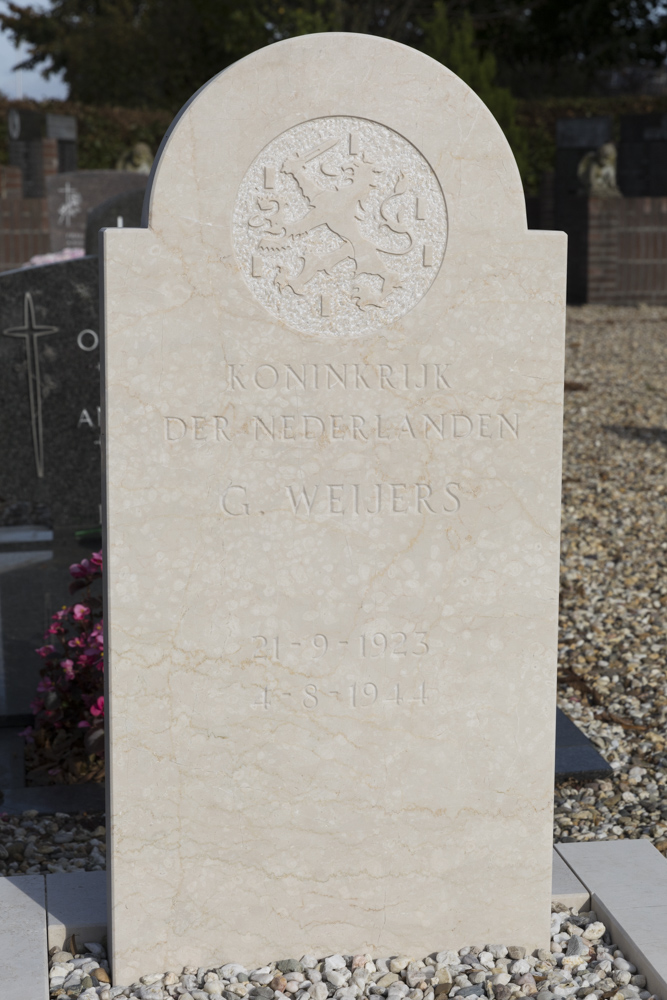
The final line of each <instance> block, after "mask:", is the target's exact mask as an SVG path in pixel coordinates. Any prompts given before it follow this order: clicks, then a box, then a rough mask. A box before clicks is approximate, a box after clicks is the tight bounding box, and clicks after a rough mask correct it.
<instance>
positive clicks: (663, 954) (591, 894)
mask: <svg viewBox="0 0 667 1000" xmlns="http://www.w3.org/2000/svg"><path fill="white" fill-rule="evenodd" d="M552 899H553V900H554V901H555V902H558V903H562V904H564V905H565V906H568V907H572V908H574V909H578V910H587V909H593V910H595V912H596V913H597V915H598V917H599V919H600V920H602V922H603V923H604V924H605V925H606V926H607V929H608V930H609V932H610V934H611V937H612V940H613V941H614V943H615V944H617V945H618V946H619V947H620V948H621V949H622V950H623V953H624V955H625V957H626V958H627V959H628V960H629V961H631V962H632V963H633V964H634V965H636V966H637V969H638V971H639V972H640V973H641V974H642V975H645V976H646V979H647V982H648V988H649V989H650V990H651V992H652V993H656V994H657V995H658V996H659V997H660V998H661V1000H667V859H665V858H664V857H663V856H662V855H661V854H660V852H659V851H657V850H656V848H655V847H654V846H653V844H652V843H651V842H650V841H648V840H608V841H601V840H597V841H591V842H588V843H578V844H576V843H575V844H556V845H555V847H554V852H553V869H552ZM106 931H107V904H106V872H103V871H101V872H74V873H65V872H63V873H56V874H52V875H15V876H12V877H9V878H0V996H2V997H5V996H20V997H21V1000H48V995H49V993H48V951H49V949H50V948H52V947H54V946H57V947H62V945H63V944H64V943H65V941H66V939H67V938H68V937H69V936H70V935H71V934H75V935H76V936H77V938H79V940H80V941H81V942H82V943H83V942H86V941H102V940H103V938H105V936H106ZM26 980H27V982H26Z"/></svg>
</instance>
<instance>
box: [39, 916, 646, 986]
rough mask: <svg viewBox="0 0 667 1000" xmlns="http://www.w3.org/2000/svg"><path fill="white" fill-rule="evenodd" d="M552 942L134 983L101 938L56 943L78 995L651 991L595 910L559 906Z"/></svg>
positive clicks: (226, 968) (58, 966) (306, 962)
mask: <svg viewBox="0 0 667 1000" xmlns="http://www.w3.org/2000/svg"><path fill="white" fill-rule="evenodd" d="M551 934H552V938H551V949H550V950H549V951H542V950H540V951H536V952H535V953H534V954H533V955H527V954H526V949H525V948H519V947H509V948H508V947H506V946H504V945H485V946H484V947H483V948H479V947H472V946H470V947H466V948H462V949H461V950H460V951H458V952H456V951H441V952H437V953H432V954H430V955H427V956H426V957H425V958H424V959H422V960H415V959H414V958H412V957H410V956H407V955H402V956H395V957H392V958H386V959H377V958H376V959H375V960H373V959H372V958H371V957H370V955H355V956H351V955H345V956H343V955H330V956H329V957H328V958H325V959H322V960H320V961H318V959H317V958H316V957H315V956H313V955H304V956H303V957H302V958H301V959H300V960H299V961H297V960H295V959H286V960H283V961H278V962H272V963H271V964H270V965H266V966H263V967H262V968H260V969H254V970H248V969H246V968H244V967H243V966H242V965H237V964H234V963H228V964H226V965H223V966H221V967H213V968H210V969H209V968H199V969H198V968H196V967H195V966H186V967H185V968H184V969H183V970H182V971H181V972H166V973H163V974H159V973H155V974H153V975H147V976H143V977H142V978H141V981H140V982H138V983H134V984H133V985H131V986H128V987H125V988H124V987H122V986H114V987H110V986H109V985H108V983H107V980H108V974H107V970H108V966H107V964H106V962H105V961H104V958H103V955H104V953H103V951H102V949H101V946H99V945H89V946H86V947H87V948H89V949H92V951H93V953H92V954H88V955H85V954H83V955H80V956H78V957H75V956H73V955H72V954H71V953H69V952H62V951H61V952H54V954H52V956H51V962H50V966H51V968H50V976H51V996H52V997H61V998H62V1000H64V998H65V997H67V996H78V998H79V1000H98V998H99V1000H114V998H116V997H121V996H123V997H136V998H137V1000H167V998H168V997H180V998H181V1000H239V998H242V997H248V1000H292V998H293V1000H328V998H330V997H332V998H335V1000H357V998H360V997H368V998H371V997H372V998H378V1000H379V998H380V997H382V998H384V997H386V998H387V1000H405V998H407V1000H446V998H447V997H470V998H471V1000H476V998H477V997H480V998H483V1000H514V998H517V997H523V996H535V997H536V1000H561V998H563V997H570V996H575V995H576V996H577V997H590V1000H601V998H602V1000H651V998H652V994H651V993H650V992H649V991H648V990H647V989H646V980H645V978H644V976H643V975H641V974H637V969H636V968H635V967H634V965H632V964H631V963H630V962H628V961H626V960H625V958H624V957H623V953H622V952H621V951H619V950H618V949H617V948H615V947H614V945H612V944H611V943H610V940H609V936H608V935H607V933H606V928H605V926H604V924H602V923H601V922H600V921H598V919H597V916H596V914H595V913H593V912H590V913H580V914H573V913H572V911H570V910H566V909H564V908H562V909H561V911H560V912H557V913H553V914H552V923H551Z"/></svg>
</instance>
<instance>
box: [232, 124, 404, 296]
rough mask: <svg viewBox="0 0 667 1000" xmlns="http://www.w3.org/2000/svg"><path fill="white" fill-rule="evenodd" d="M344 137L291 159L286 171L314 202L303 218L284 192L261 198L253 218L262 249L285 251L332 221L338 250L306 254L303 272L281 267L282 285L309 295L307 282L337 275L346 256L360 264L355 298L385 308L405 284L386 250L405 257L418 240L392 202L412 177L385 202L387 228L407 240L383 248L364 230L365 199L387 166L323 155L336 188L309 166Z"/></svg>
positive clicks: (278, 277)
mask: <svg viewBox="0 0 667 1000" xmlns="http://www.w3.org/2000/svg"><path fill="white" fill-rule="evenodd" d="M339 141H340V140H339V139H334V140H329V141H327V142H324V143H321V144H320V145H319V146H317V147H316V148H314V149H311V150H310V151H309V152H307V153H305V154H303V155H296V156H293V157H290V158H289V159H287V160H285V161H284V163H283V165H282V171H283V173H285V174H288V175H291V176H292V177H293V178H294V180H295V181H296V183H297V184H298V186H299V189H300V191H301V193H302V194H303V196H304V198H305V199H306V201H307V203H308V210H307V212H306V214H305V215H303V216H302V217H301V218H300V219H296V220H292V221H288V220H286V218H285V213H286V208H287V203H286V199H285V198H284V197H283V196H282V195H281V194H279V193H276V194H273V195H270V196H268V197H266V198H258V199H257V206H258V208H259V209H260V213H261V214H260V215H258V216H255V217H254V218H253V219H251V220H250V222H249V224H250V226H252V227H253V228H258V227H262V228H263V229H264V232H263V235H262V238H261V240H260V243H259V246H258V249H260V250H267V251H271V250H284V249H287V248H289V247H290V246H292V245H293V242H294V240H295V239H296V238H298V237H301V236H305V235H307V234H309V233H312V232H313V230H315V229H317V228H319V227H320V226H327V227H328V229H329V230H330V231H331V233H333V234H335V235H336V236H338V237H339V239H340V240H341V241H342V242H341V244H340V245H339V246H338V247H336V248H335V249H333V250H329V251H326V252H317V251H308V252H306V253H305V255H303V254H301V259H302V261H303V266H302V269H301V271H300V272H299V273H298V274H288V273H287V269H286V268H285V267H279V268H278V273H277V275H276V279H275V281H276V284H277V285H278V287H279V288H280V289H281V291H282V290H283V289H284V288H286V287H288V286H289V287H290V288H291V289H292V291H293V292H294V293H295V294H296V295H303V294H305V286H306V285H307V284H308V282H309V281H310V280H311V279H312V278H314V277H315V275H316V274H317V273H318V272H320V271H325V272H326V273H327V274H331V272H332V270H333V268H335V267H336V266H337V265H338V264H340V263H342V262H343V261H344V260H347V259H351V260H352V261H353V263H354V268H355V271H354V280H355V283H354V284H353V288H352V298H353V300H354V302H355V303H356V304H357V306H358V307H359V308H360V309H366V308H367V307H368V306H376V307H379V308H382V306H383V304H384V301H385V300H386V298H387V296H389V295H391V293H392V292H393V291H394V290H395V289H397V288H400V287H401V280H400V276H399V275H398V274H397V273H396V272H395V271H393V270H392V269H391V268H390V267H388V266H387V264H386V263H385V261H384V260H383V258H382V254H387V255H389V254H391V255H393V256H402V255H403V254H406V253H409V252H410V250H411V249H412V246H413V243H414V237H413V233H412V230H411V228H410V226H409V225H408V224H407V223H406V221H404V215H405V210H404V208H403V207H402V206H401V205H400V203H397V205H396V211H395V213H394V211H393V208H392V204H391V203H392V201H393V200H394V199H396V198H397V196H399V195H402V194H404V193H405V192H406V191H407V190H408V186H407V182H406V180H405V178H404V177H403V175H402V174H401V175H400V176H399V178H398V180H397V182H396V184H395V185H394V189H393V191H392V193H391V194H390V195H389V197H388V198H386V199H385V200H384V201H383V202H382V204H381V206H380V216H381V219H380V220H378V222H379V224H380V228H381V230H382V228H386V229H387V230H388V231H390V232H391V233H394V234H396V235H399V236H403V237H405V241H406V245H405V247H403V248H401V249H399V250H395V249H392V250H389V249H383V248H382V247H378V246H376V245H375V244H374V243H371V242H370V241H369V240H368V239H367V238H366V237H365V236H364V235H363V233H362V230H361V228H360V222H362V221H363V220H364V217H365V213H366V205H365V201H366V199H367V198H368V195H369V194H370V193H371V191H372V190H373V189H374V188H376V187H377V185H378V180H379V177H380V175H381V174H382V171H380V170H377V169H376V168H375V167H374V165H373V163H372V162H371V161H369V160H367V159H366V158H365V157H364V155H363V153H362V154H360V153H350V154H349V157H347V158H346V159H345V160H344V161H343V162H342V163H340V162H339V164H338V165H337V166H334V165H333V164H331V163H327V161H326V160H325V159H323V160H322V161H321V163H320V168H319V169H320V171H321V173H322V175H323V177H324V178H328V177H335V178H336V182H335V184H334V186H333V187H325V186H323V185H320V184H318V183H317V181H316V179H315V176H313V175H312V173H313V172H309V171H308V164H309V163H310V162H311V161H312V160H314V159H318V158H320V157H325V155H326V153H328V151H329V150H331V149H332V148H333V147H334V146H336V145H337V144H338V143H339ZM363 275H366V276H368V277H376V278H379V279H380V282H381V287H380V288H378V287H377V282H374V283H371V282H368V281H366V282H363V281H361V280H360V279H361V277H362V276H363Z"/></svg>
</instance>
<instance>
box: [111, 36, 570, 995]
mask: <svg viewBox="0 0 667 1000" xmlns="http://www.w3.org/2000/svg"><path fill="white" fill-rule="evenodd" d="M332 66H335V67H336V72H335V74H332V73H331V67H332ZM295 81H297V83H295ZM239 123H243V127H242V128H240V127H239ZM153 178H154V179H153V182H152V188H151V191H150V211H149V228H148V229H137V230H131V229H125V228H124V229H122V230H121V229H118V228H116V229H107V230H106V231H105V233H104V237H103V241H104V247H105V263H104V274H105V286H104V296H105V306H104V308H105V321H104V322H105V330H106V343H105V394H106V396H105V398H106V402H105V425H106V432H105V433H106V434H107V435H108V437H107V442H106V469H107V471H106V483H107V487H106V505H107V506H106V527H107V531H108V535H107V542H106V558H107V562H106V567H107V569H106V574H105V575H106V578H107V583H108V593H107V600H108V605H107V608H108V620H109V622H110V626H109V633H108V636H107V640H108V644H109V645H108V647H107V648H108V649H109V654H110V661H109V670H108V678H109V687H108V695H107V696H108V698H109V705H110V726H111V729H110V742H109V769H110V784H111V791H110V796H111V797H110V816H109V819H110V850H111V872H110V877H111V900H112V904H111V914H110V925H109V926H110V931H111V940H112V945H111V950H112V955H113V964H114V976H115V979H116V981H119V982H131V981H133V980H134V979H136V978H137V977H138V976H139V975H143V974H146V973H147V972H149V971H151V970H154V969H167V968H176V967H179V966H181V965H183V964H184V963H191V964H194V965H203V964H205V963H208V962H214V963H215V962H220V961H223V960H229V959H233V960H234V961H241V962H245V963H248V962H251V963H254V964H255V965H256V964H257V963H260V962H262V961H266V960H268V959H271V958H278V957H289V956H292V957H293V956H297V957H298V956H299V955H300V954H302V953H304V952H313V953H315V954H318V955H322V954H329V953H331V952H333V951H341V952H342V953H344V954H356V953H358V952H365V951H369V952H371V953H374V954H385V955H386V954H397V953H405V954H416V955H423V954H426V953H428V952H430V951H432V950H438V949H440V948H442V947H446V948H460V947H462V946H463V945H464V944H469V943H470V942H472V941H479V942H484V941H497V940H511V941H512V942H515V943H517V944H523V945H525V946H528V947H530V948H534V947H536V946H545V945H546V944H547V942H548V928H549V910H550V892H551V853H552V844H551V841H552V809H553V773H554V718H555V711H554V708H555V679H556V647H557V641H556V637H557V611H558V569H559V517H560V449H561V435H562V427H561V417H562V392H563V374H562V373H563V341H564V295H565V238H564V236H563V235H562V234H560V233H553V232H552V233H546V232H529V231H528V230H527V228H526V215H525V207H524V199H523V190H522V185H521V180H520V177H519V173H518V170H517V168H516V164H515V162H514V160H513V157H512V154H511V151H510V148H509V146H508V144H507V142H506V140H505V138H504V136H503V134H502V132H501V130H500V128H499V127H498V125H497V123H496V122H495V120H494V119H493V117H492V116H491V114H490V113H489V112H488V110H487V109H486V108H485V107H484V106H483V105H482V104H481V102H480V101H479V99H478V98H477V97H476V95H475V94H474V93H473V92H472V91H471V90H470V89H469V88H468V87H467V86H466V85H465V84H464V83H463V82H462V81H461V80H459V79H458V78H457V77H455V76H454V75H453V74H452V73H450V72H449V71H448V70H447V69H445V68H444V67H443V66H442V65H440V64H439V63H436V62H435V61H433V60H431V59H429V58H428V57H426V56H424V55H423V54H421V53H419V52H416V51H415V50H414V49H410V48H407V47H404V46H401V45H398V44H396V43H394V42H390V41H387V40H385V39H381V38H377V37H372V36H368V35H354V34H335V33H332V34H326V33H322V34H320V35H314V36H307V37H300V38H298V39H292V40H289V41H285V42H280V43H277V44H275V45H272V46H270V47H267V48H265V49H262V50H260V51H259V52H257V53H255V54H253V55H252V56H249V57H248V58H246V59H244V60H242V61H241V62H240V63H238V64H236V65H235V66H233V67H231V68H230V69H228V70H227V71H226V72H225V73H224V74H221V75H220V76H218V77H216V78H215V79H214V80H213V81H211V83H209V85H208V86H206V87H204V88H202V90H201V91H200V92H199V93H198V95H197V97H196V98H195V99H194V100H193V101H192V102H190V103H189V104H188V105H187V107H186V108H185V109H184V111H183V112H182V114H181V115H180V117H179V118H177V120H176V123H175V125H174V127H173V128H172V131H171V133H170V135H169V136H168V139H167V142H166V144H165V146H164V148H163V152H162V156H161V159H160V161H159V163H158V164H157V168H156V171H155V173H154V175H153Z"/></svg>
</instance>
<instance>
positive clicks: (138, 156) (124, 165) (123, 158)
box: [116, 142, 153, 174]
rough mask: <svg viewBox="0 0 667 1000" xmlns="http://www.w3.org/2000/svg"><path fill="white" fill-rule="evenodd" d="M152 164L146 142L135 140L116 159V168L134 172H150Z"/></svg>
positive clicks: (151, 157) (149, 148)
mask: <svg viewBox="0 0 667 1000" xmlns="http://www.w3.org/2000/svg"><path fill="white" fill-rule="evenodd" d="M152 165H153V154H152V152H151V147H150V146H149V145H148V143H146V142H135V144H134V146H132V147H131V149H126V150H125V152H124V153H121V155H120V156H119V157H118V160H117V161H116V170H126V171H129V172H130V173H134V174H150V172H151V167H152Z"/></svg>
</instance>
